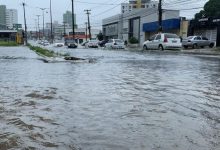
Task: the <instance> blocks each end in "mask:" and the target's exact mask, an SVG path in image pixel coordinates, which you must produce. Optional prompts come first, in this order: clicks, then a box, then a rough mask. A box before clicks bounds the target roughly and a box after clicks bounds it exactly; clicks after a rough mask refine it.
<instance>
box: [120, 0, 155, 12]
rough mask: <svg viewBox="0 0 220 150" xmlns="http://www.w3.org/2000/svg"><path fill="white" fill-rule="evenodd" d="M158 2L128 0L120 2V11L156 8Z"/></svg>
mask: <svg viewBox="0 0 220 150" xmlns="http://www.w3.org/2000/svg"><path fill="white" fill-rule="evenodd" d="M157 7H158V2H156V1H151V0H130V1H129V3H122V4H121V13H122V14H123V13H128V12H130V11H132V10H135V9H141V8H157Z"/></svg>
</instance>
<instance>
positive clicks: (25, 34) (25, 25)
mask: <svg viewBox="0 0 220 150" xmlns="http://www.w3.org/2000/svg"><path fill="white" fill-rule="evenodd" d="M22 5H23V10H24V27H25V33H24V38H25V43H24V45H27V23H26V14H25V5H26V4H25V3H22Z"/></svg>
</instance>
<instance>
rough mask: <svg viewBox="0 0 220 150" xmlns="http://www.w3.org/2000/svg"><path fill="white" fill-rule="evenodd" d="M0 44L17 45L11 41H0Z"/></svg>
mask: <svg viewBox="0 0 220 150" xmlns="http://www.w3.org/2000/svg"><path fill="white" fill-rule="evenodd" d="M0 46H18V44H17V43H16V42H12V41H0Z"/></svg>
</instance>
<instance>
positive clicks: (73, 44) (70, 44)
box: [67, 42, 78, 48]
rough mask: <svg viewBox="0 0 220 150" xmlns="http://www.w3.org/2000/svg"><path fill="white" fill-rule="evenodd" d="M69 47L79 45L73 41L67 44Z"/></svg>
mask: <svg viewBox="0 0 220 150" xmlns="http://www.w3.org/2000/svg"><path fill="white" fill-rule="evenodd" d="M67 47H68V48H77V47H78V45H77V44H76V43H74V42H73V43H68V44H67Z"/></svg>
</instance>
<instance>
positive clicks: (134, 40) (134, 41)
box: [129, 37, 139, 44]
mask: <svg viewBox="0 0 220 150" xmlns="http://www.w3.org/2000/svg"><path fill="white" fill-rule="evenodd" d="M138 42H139V41H138V39H136V38H135V37H131V38H130V39H129V43H131V44H137V43H138Z"/></svg>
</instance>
